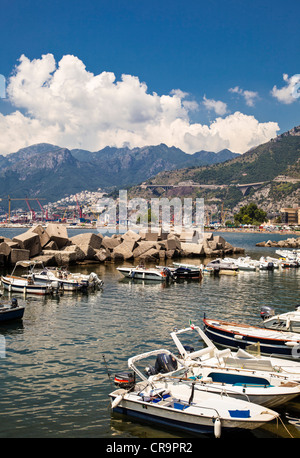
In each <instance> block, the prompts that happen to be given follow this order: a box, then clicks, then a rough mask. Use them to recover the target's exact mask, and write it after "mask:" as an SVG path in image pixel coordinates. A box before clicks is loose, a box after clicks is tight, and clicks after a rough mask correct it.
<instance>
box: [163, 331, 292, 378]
mask: <svg viewBox="0 0 300 458" xmlns="http://www.w3.org/2000/svg"><path fill="white" fill-rule="evenodd" d="M186 331H189V332H191V333H192V334H193V335H194V339H195V340H196V343H197V345H199V340H200V341H201V342H202V348H200V349H199V350H195V351H190V349H187V348H185V347H184V345H182V343H181V342H180V341H179V339H178V338H177V339H176V334H177V333H178V332H177V333H176V331H174V332H172V333H171V336H172V338H173V340H174V342H175V344H176V346H177V348H178V350H179V353H180V355H181V357H182V358H183V359H184V361H185V363H186V361H196V362H197V364H199V363H200V364H201V366H202V367H207V366H209V367H217V368H219V369H223V370H224V371H228V370H231V371H234V373H240V374H243V373H245V374H249V373H251V374H253V375H257V376H262V377H270V376H271V375H272V377H275V378H279V379H280V380H282V381H283V382H287V381H294V382H297V383H300V362H299V358H298V359H294V360H292V359H285V358H277V357H274V356H266V355H261V354H260V353H259V352H257V354H252V353H250V349H249V350H248V351H246V350H243V349H241V348H239V349H238V350H237V351H234V350H231V349H230V348H228V346H227V347H226V348H225V349H223V350H220V349H218V348H217V347H216V345H215V344H214V343H213V341H212V340H211V339H210V338H209V337H208V336H207V335H206V333H205V332H204V331H202V329H200V328H199V326H195V325H191V326H190V327H188V328H186V329H184V330H183V331H181V332H186Z"/></svg>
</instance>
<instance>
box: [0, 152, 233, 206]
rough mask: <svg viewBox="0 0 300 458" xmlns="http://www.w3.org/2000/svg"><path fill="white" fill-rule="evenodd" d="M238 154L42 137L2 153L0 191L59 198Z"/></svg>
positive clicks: (221, 159)
mask: <svg viewBox="0 0 300 458" xmlns="http://www.w3.org/2000/svg"><path fill="white" fill-rule="evenodd" d="M237 156H239V155H237V154H235V153H232V152H230V151H229V150H223V151H221V152H220V153H213V152H207V151H199V152H197V153H195V154H193V155H190V154H186V153H184V152H183V151H181V150H180V149H179V148H175V147H171V148H170V147H167V146H166V145H164V144H161V145H157V146H147V147H142V148H133V149H129V148H127V147H125V148H113V147H106V148H104V149H102V150H100V151H96V152H91V151H87V150H81V149H73V150H71V151H70V150H68V149H67V148H61V147H59V146H56V145H51V144H48V143H40V144H37V145H32V146H29V147H26V148H22V149H20V150H19V151H17V152H16V153H12V154H10V155H7V156H1V155H0V166H1V173H0V178H1V179H0V197H7V195H10V197H11V198H13V197H22V198H24V197H43V198H45V199H47V200H48V201H56V200H59V199H60V198H62V197H64V196H67V195H70V194H76V193H77V192H80V191H81V190H85V189H86V190H96V189H98V188H108V187H113V186H117V187H119V188H120V187H127V186H131V185H134V184H138V183H140V182H142V181H145V180H147V179H148V178H150V177H153V176H155V175H156V174H157V173H159V172H161V171H164V170H175V169H181V168H183V167H192V166H199V165H203V164H213V163H216V162H222V161H226V160H228V159H230V158H232V157H237Z"/></svg>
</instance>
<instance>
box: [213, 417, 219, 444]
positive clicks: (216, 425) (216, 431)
mask: <svg viewBox="0 0 300 458" xmlns="http://www.w3.org/2000/svg"><path fill="white" fill-rule="evenodd" d="M214 435H215V438H216V439H219V438H220V437H221V420H220V418H216V419H215V424H214Z"/></svg>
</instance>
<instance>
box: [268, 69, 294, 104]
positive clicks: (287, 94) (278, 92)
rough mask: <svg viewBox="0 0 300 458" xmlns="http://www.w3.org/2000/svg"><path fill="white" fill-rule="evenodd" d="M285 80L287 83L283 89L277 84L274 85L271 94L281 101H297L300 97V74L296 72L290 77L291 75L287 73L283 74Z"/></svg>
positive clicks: (287, 102)
mask: <svg viewBox="0 0 300 458" xmlns="http://www.w3.org/2000/svg"><path fill="white" fill-rule="evenodd" d="M283 80H284V81H285V83H286V85H285V86H284V87H282V88H281V89H278V88H277V86H274V87H273V89H272V91H271V94H272V95H273V97H275V98H276V99H277V100H278V101H279V102H282V103H285V104H287V105H288V104H290V103H293V102H295V101H296V100H297V99H299V97H300V92H299V89H300V75H299V74H296V75H293V76H291V77H290V78H289V75H287V74H286V73H284V74H283Z"/></svg>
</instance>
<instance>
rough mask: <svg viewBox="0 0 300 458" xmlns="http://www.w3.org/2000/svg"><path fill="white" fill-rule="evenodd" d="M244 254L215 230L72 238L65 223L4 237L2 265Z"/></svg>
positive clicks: (1, 241) (0, 239)
mask: <svg viewBox="0 0 300 458" xmlns="http://www.w3.org/2000/svg"><path fill="white" fill-rule="evenodd" d="M236 253H241V254H243V253H244V249H243V248H237V247H233V246H232V245H231V244H230V243H228V242H226V240H225V239H224V238H223V237H221V236H219V235H213V233H204V234H200V233H198V232H197V231H194V230H193V231H189V232H186V231H184V232H180V233H175V232H170V233H164V232H161V231H160V232H147V231H140V232H139V233H136V232H134V231H132V230H128V231H127V232H126V233H124V234H113V235H112V236H110V237H109V236H103V235H102V234H100V233H97V234H95V233H93V232H89V233H81V234H78V235H75V236H74V237H68V232H67V228H66V226H64V225H61V224H54V223H50V224H48V226H47V227H46V228H44V227H43V226H41V225H37V226H35V227H32V228H30V229H29V230H27V231H26V232H24V233H22V234H20V235H18V236H16V237H13V238H12V239H9V238H7V237H1V236H0V265H2V266H5V265H15V264H16V262H18V261H25V260H38V261H42V262H43V263H44V265H46V266H62V265H70V264H80V263H103V262H106V261H109V262H115V261H117V262H120V261H121V262H122V261H135V260H138V261H143V262H157V261H160V262H162V261H165V260H168V259H176V258H186V257H197V258H201V257H203V258H204V257H209V258H212V257H221V256H224V255H229V254H236Z"/></svg>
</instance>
